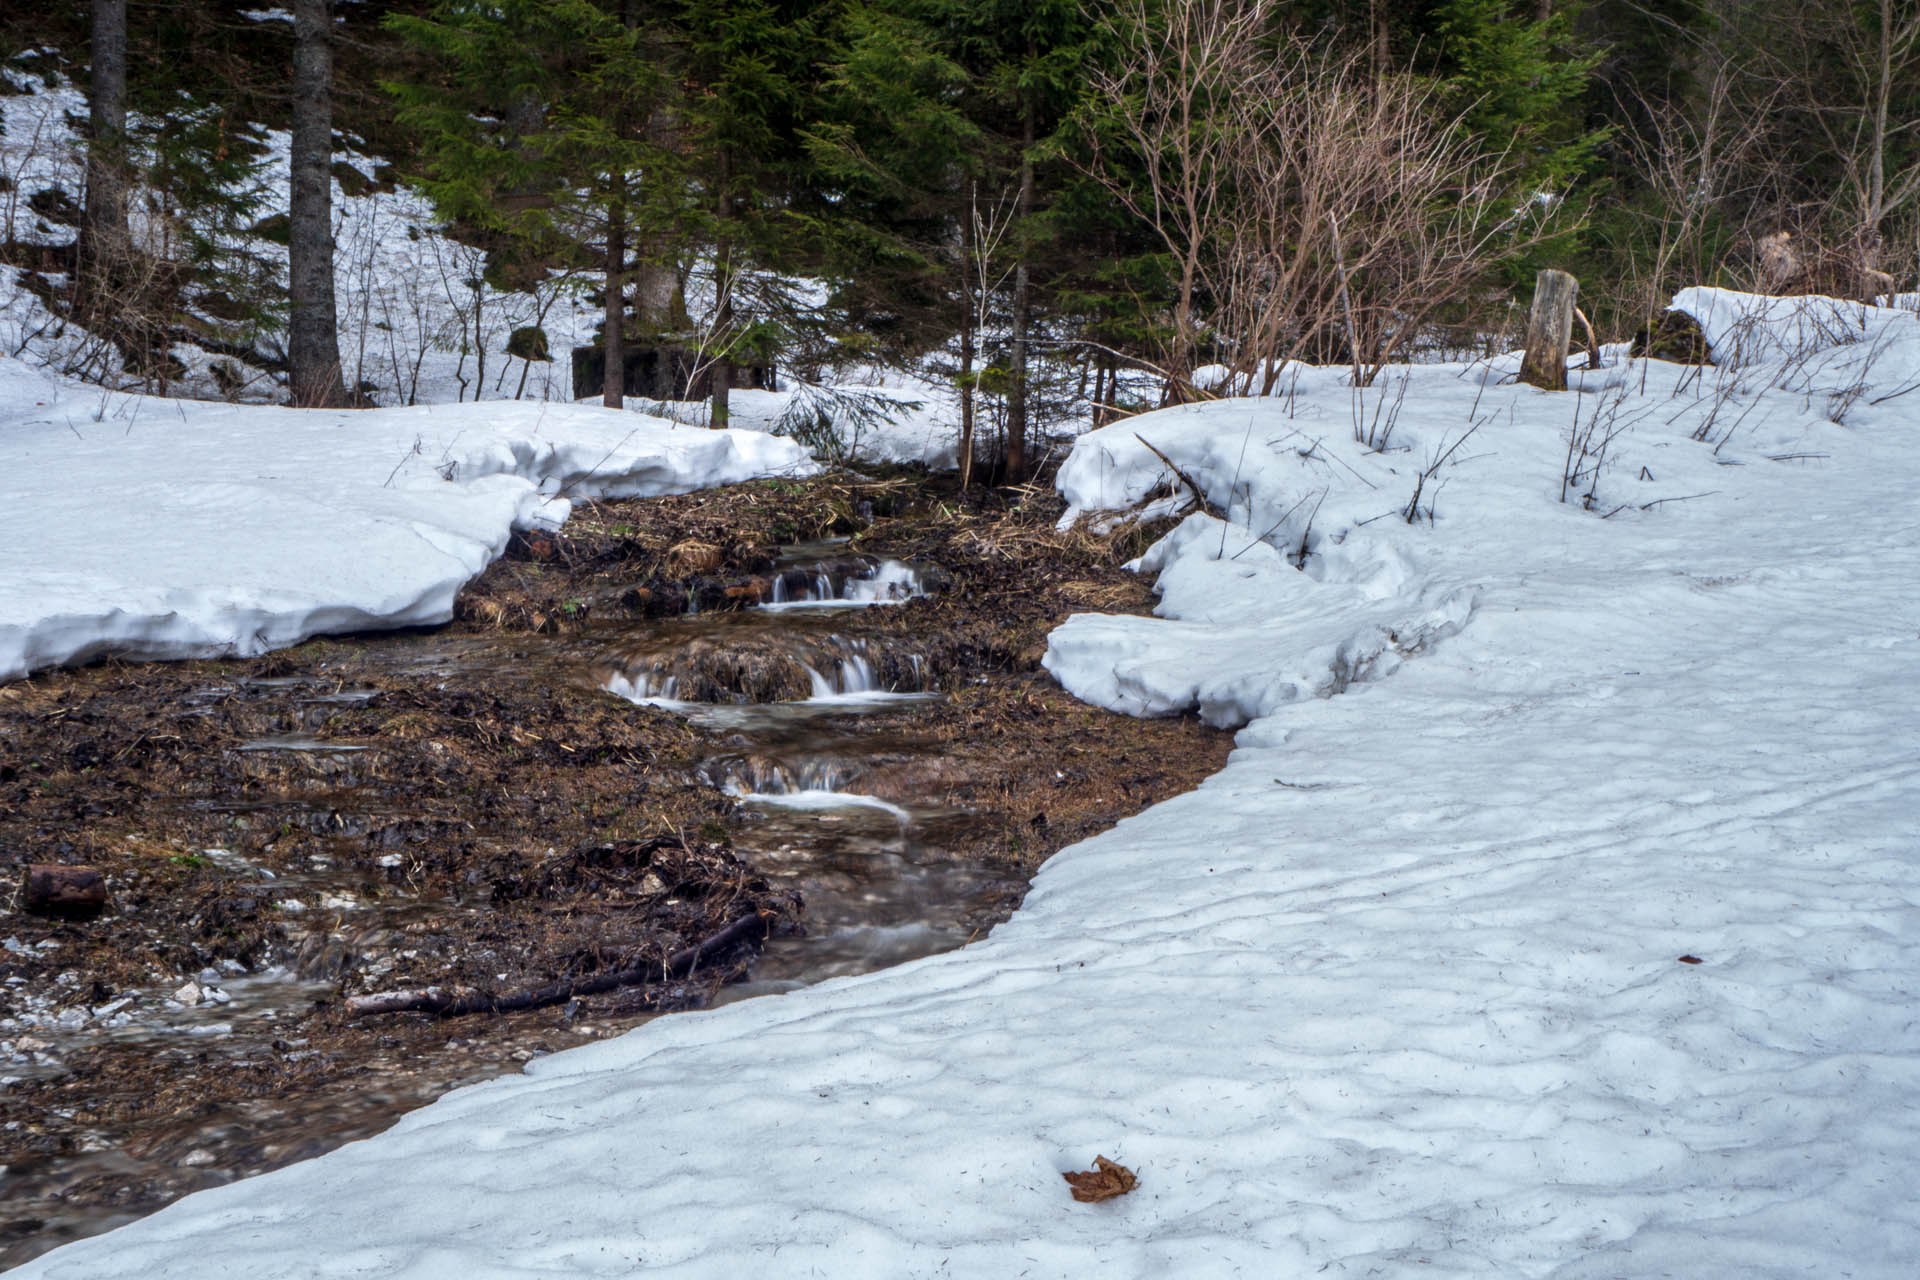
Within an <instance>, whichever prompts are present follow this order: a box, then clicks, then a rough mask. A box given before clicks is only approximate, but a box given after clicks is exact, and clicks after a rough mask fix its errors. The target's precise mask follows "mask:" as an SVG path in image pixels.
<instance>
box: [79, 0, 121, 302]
mask: <svg viewBox="0 0 1920 1280" xmlns="http://www.w3.org/2000/svg"><path fill="white" fill-rule="evenodd" d="M90 43H91V48H90V50H89V57H90V59H91V64H92V65H91V67H90V68H89V71H88V88H87V110H88V116H89V126H90V127H89V136H88V141H87V203H86V212H85V216H84V218H83V219H82V221H81V224H80V243H79V258H80V274H81V280H82V281H83V282H85V283H86V284H88V285H91V286H102V287H104V286H106V284H107V281H108V278H109V277H110V276H111V275H112V273H113V269H114V267H115V266H116V265H118V264H119V263H120V262H121V261H122V260H123V258H124V255H125V253H126V250H127V245H128V236H127V170H126V164H127V0H93V30H92V34H91V36H90Z"/></svg>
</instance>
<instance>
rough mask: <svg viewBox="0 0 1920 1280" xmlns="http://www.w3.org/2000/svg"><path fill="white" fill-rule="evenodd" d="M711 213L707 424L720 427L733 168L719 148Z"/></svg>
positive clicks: (724, 416)
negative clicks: (714, 230)
mask: <svg viewBox="0 0 1920 1280" xmlns="http://www.w3.org/2000/svg"><path fill="white" fill-rule="evenodd" d="M714 214H715V218H716V221H718V223H719V224H720V231H719V235H718V237H717V242H716V243H715V245H714V252H713V290H714V309H713V338H714V343H715V347H716V350H717V353H718V354H716V355H715V356H714V358H713V370H712V389H713V408H712V410H711V411H710V412H709V413H708V414H707V425H708V426H709V427H712V428H714V429H715V430H721V429H724V428H725V427H726V425H727V421H728V413H729V407H728V403H727V402H728V400H729V399H730V398H731V397H732V394H733V353H732V346H733V240H732V235H733V232H732V228H731V227H730V226H729V224H730V223H731V222H732V221H733V170H732V166H731V165H730V164H729V163H728V157H727V155H726V153H725V152H724V151H723V152H722V153H721V155H720V189H719V193H718V195H717V196H716V198H715V202H714Z"/></svg>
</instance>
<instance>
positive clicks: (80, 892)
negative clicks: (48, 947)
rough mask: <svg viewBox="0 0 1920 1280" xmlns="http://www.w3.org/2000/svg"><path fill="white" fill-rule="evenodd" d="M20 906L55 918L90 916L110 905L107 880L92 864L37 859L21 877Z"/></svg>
mask: <svg viewBox="0 0 1920 1280" xmlns="http://www.w3.org/2000/svg"><path fill="white" fill-rule="evenodd" d="M20 881H21V883H20V906H21V909H22V910H25V911H28V912H31V913H32V914H34V915H37V916H52V917H53V918H54V919H56V920H91V919H93V918H94V917H95V916H97V915H99V914H100V911H101V909H102V908H103V907H105V906H106V905H107V882H106V879H105V877H103V876H102V875H101V874H100V873H99V872H98V871H96V870H94V869H93V868H92V867H64V866H58V865H55V864H51V863H36V864H34V865H31V866H29V867H27V869H26V870H25V872H24V873H22V875H21V877H20Z"/></svg>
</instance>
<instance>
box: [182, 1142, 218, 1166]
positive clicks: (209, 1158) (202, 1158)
mask: <svg viewBox="0 0 1920 1280" xmlns="http://www.w3.org/2000/svg"><path fill="white" fill-rule="evenodd" d="M214 1158H215V1157H214V1154H213V1152H211V1151H208V1150H207V1149H206V1148H205V1147H195V1148H194V1149H193V1150H192V1151H189V1152H187V1154H186V1155H184V1156H181V1157H180V1166H181V1168H183V1169H198V1168H202V1167H204V1166H206V1165H210V1164H212V1163H213V1162H214Z"/></svg>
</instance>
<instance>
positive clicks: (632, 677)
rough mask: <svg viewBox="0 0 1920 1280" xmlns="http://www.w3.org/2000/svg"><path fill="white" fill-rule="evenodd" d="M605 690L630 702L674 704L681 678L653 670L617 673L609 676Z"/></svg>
mask: <svg viewBox="0 0 1920 1280" xmlns="http://www.w3.org/2000/svg"><path fill="white" fill-rule="evenodd" d="M605 688H606V690H607V692H608V693H613V694H618V695H619V696H620V697H622V698H625V699H626V700H627V701H628V702H673V701H676V700H677V699H676V698H675V697H674V695H675V694H676V693H678V692H679V690H680V677H679V676H676V675H663V674H661V673H660V672H658V671H654V670H651V669H648V670H636V671H615V672H612V673H611V674H609V675H608V676H607V679H606V684H605Z"/></svg>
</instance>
